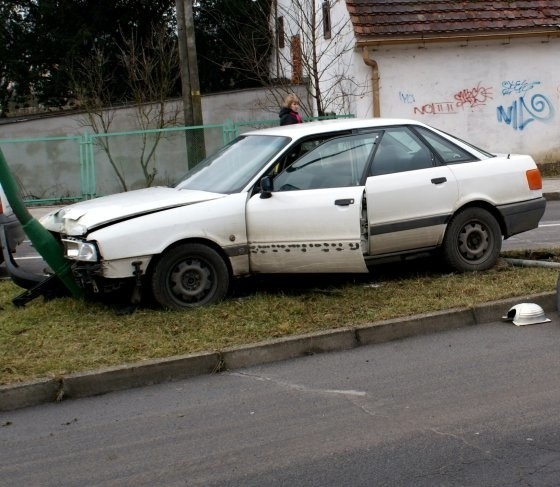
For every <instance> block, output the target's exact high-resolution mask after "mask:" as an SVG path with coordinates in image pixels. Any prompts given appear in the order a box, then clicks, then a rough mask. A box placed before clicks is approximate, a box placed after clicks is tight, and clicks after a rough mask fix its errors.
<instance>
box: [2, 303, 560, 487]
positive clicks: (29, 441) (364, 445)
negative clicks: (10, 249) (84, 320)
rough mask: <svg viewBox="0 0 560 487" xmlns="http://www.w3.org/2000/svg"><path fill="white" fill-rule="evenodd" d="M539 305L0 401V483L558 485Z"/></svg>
mask: <svg viewBox="0 0 560 487" xmlns="http://www.w3.org/2000/svg"><path fill="white" fill-rule="evenodd" d="M505 311H506V310H505ZM549 317H550V318H552V320H553V321H552V322H550V323H547V324H539V325H531V326H525V327H516V326H514V325H513V324H511V323H509V322H495V323H491V324H486V325H478V326H474V327H467V328H461V329H457V330H453V331H448V332H442V333H437V334H432V335H426V336H418V337H414V338H410V339H406V340H401V341H397V342H389V343H385V344H379V345H375V346H370V347H361V348H357V349H353V350H351V351H346V352H343V353H330V354H323V355H315V356H309V357H306V358H303V359H297V360H291V361H286V362H281V363H276V364H272V365H266V366H258V367H251V368H247V369H240V370H237V371H232V372H229V373H222V374H218V375H210V376H200V377H197V378H194V379H190V380H185V381H180V382H175V383H167V384H162V385H158V386H152V387H145V388H141V389H135V390H129V391H123V392H119V393H112V394H108V395H105V396H98V397H94V398H87V399H80V400H71V401H65V402H62V403H60V404H48V405H42V406H39V407H32V408H27V409H22V410H17V411H12V412H9V413H0V484H1V485H6V486H12V485H14V486H15V485H25V486H41V487H43V486H51V485H52V486H55V485H56V486H80V487H81V486H83V485H97V486H135V487H137V486H154V485H161V486H218V485H219V486H244V487H248V486H291V485H297V486H322V487H324V486H337V487H339V486H341V485H349V486H350V485H351V486H397V485H398V486H415V487H421V486H426V487H427V486H429V487H433V486H504V487H505V486H507V487H513V486H528V485H533V486H537V485H538V486H557V485H558V479H559V478H560V428H559V427H558V418H559V417H560V363H559V358H558V357H559V352H558V351H559V350H560V320H559V319H558V317H557V314H556V312H554V313H549Z"/></svg>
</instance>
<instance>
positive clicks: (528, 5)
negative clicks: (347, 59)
mask: <svg viewBox="0 0 560 487" xmlns="http://www.w3.org/2000/svg"><path fill="white" fill-rule="evenodd" d="M346 5H347V7H348V12H349V13H350V18H351V20H352V23H353V25H354V32H355V34H356V37H357V39H358V41H383V40H385V41H390V40H391V39H396V38H400V39H403V38H407V37H410V38H419V37H424V38H429V37H434V36H442V35H445V36H464V35H466V34H469V35H476V34H485V35H492V34H524V33H531V32H535V31H540V32H542V31H547V32H555V33H560V0H532V1H528V0H526V1H516V0H501V1H493V2H491V1H483V0H434V1H430V0H346Z"/></svg>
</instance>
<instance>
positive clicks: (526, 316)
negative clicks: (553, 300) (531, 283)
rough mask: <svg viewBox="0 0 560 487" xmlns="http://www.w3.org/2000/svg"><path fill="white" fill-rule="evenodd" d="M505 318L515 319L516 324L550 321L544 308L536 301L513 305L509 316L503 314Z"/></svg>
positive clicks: (508, 313) (534, 323)
mask: <svg viewBox="0 0 560 487" xmlns="http://www.w3.org/2000/svg"><path fill="white" fill-rule="evenodd" d="M502 318H503V319H504V320H510V321H513V324H514V325H517V326H522V325H536V324H537V323H547V322H549V321H550V319H548V318H547V317H546V316H545V315H544V310H543V309H542V308H541V307H540V306H539V305H538V304H535V303H520V304H516V305H515V306H513V307H511V308H510V310H509V311H508V312H507V316H502Z"/></svg>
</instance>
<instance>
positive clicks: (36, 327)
mask: <svg viewBox="0 0 560 487" xmlns="http://www.w3.org/2000/svg"><path fill="white" fill-rule="evenodd" d="M559 254H560V249H559V251H554V252H551V251H546V253H545V254H543V253H541V254H540V255H539V258H542V257H543V255H544V256H545V257H547V258H552V259H555V260H558V259H557V256H558V255H559ZM508 256H511V257H522V258H531V256H528V255H527V254H519V253H517V254H515V253H509V254H508ZM534 256H536V254H532V257H534ZM557 278H558V271H557V270H555V269H550V268H540V267H531V268H521V267H512V266H509V265H507V264H505V263H504V261H500V263H499V264H498V265H497V266H496V267H495V268H493V269H491V270H489V271H486V272H481V273H466V274H450V273H446V272H445V271H442V270H441V269H438V264H437V262H435V261H434V260H433V259H418V260H417V261H413V262H408V263H406V264H393V265H386V266H377V267H374V268H373V271H372V272H371V273H370V274H369V275H365V276H361V275H359V276H356V275H352V276H346V275H345V276H332V275H329V276H321V277H317V276H314V277H313V276H294V277H289V276H288V277H287V276H282V277H276V278H259V279H251V280H247V281H243V282H242V283H240V285H239V286H238V287H237V289H236V291H235V293H234V295H233V296H232V297H231V298H230V299H228V300H226V301H225V302H223V303H220V304H218V305H215V306H210V307H206V308H199V309H193V310H188V311H182V312H177V311H163V310H159V309H147V308H140V309H137V310H136V311H135V312H134V313H132V314H122V313H120V312H119V310H118V308H115V307H111V306H108V305H104V304H101V303H93V302H85V301H81V300H76V299H72V298H58V299H53V300H49V301H45V300H43V299H42V298H38V299H35V300H33V301H31V302H30V303H28V304H27V305H26V306H25V307H23V308H16V307H15V306H13V305H12V302H11V300H12V299H13V298H14V297H15V296H17V295H18V294H19V293H21V291H22V290H21V289H20V288H18V287H16V286H15V285H14V284H12V283H11V282H10V281H2V282H0V307H1V312H0V384H10V383H15V382H20V381H26V380H31V379H36V378H42V377H56V376H59V375H61V374H67V373H72V372H78V371H84V370H90V369H95V368H99V367H103V366H110V365H117V364H122V363H126V362H136V361H142V360H146V359H152V358H158V357H167V356H172V355H179V354H185V353H190V352H197V351H203V350H220V349H223V348H225V347H228V346H232V345H241V344H247V343H253V342H258V341H262V340H266V339H270V338H275V337H282V336H288V335H294V334H300V333H305V332H310V331H317V330H327V329H332V328H338V327H343V326H347V325H358V324H366V323H371V322H375V321H378V320H383V319H388V318H396V317H400V316H409V315H414V314H418V313H423V312H428V311H436V310H444V309H449V308H454V307H461V306H473V305H476V304H478V303H482V302H488V301H494V300H498V299H503V298H507V297H513V296H522V295H527V294H534V293H541V292H550V291H553V290H554V289H555V288H556V280H557ZM505 311H507V310H504V312H505Z"/></svg>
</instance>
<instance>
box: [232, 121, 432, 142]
mask: <svg viewBox="0 0 560 487" xmlns="http://www.w3.org/2000/svg"><path fill="white" fill-rule="evenodd" d="M391 125H417V126H422V127H427V125H426V124H423V123H422V122H418V121H417V120H409V119H400V118H344V119H341V118H339V119H336V120H332V119H331V120H319V121H315V122H306V123H298V124H292V125H282V126H276V127H269V128H265V129H260V130H251V131H248V132H244V133H243V135H281V136H284V137H291V138H300V137H305V136H307V135H315V134H320V133H323V132H335V131H338V130H341V131H343V130H353V129H363V128H375V127H386V126H391Z"/></svg>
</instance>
